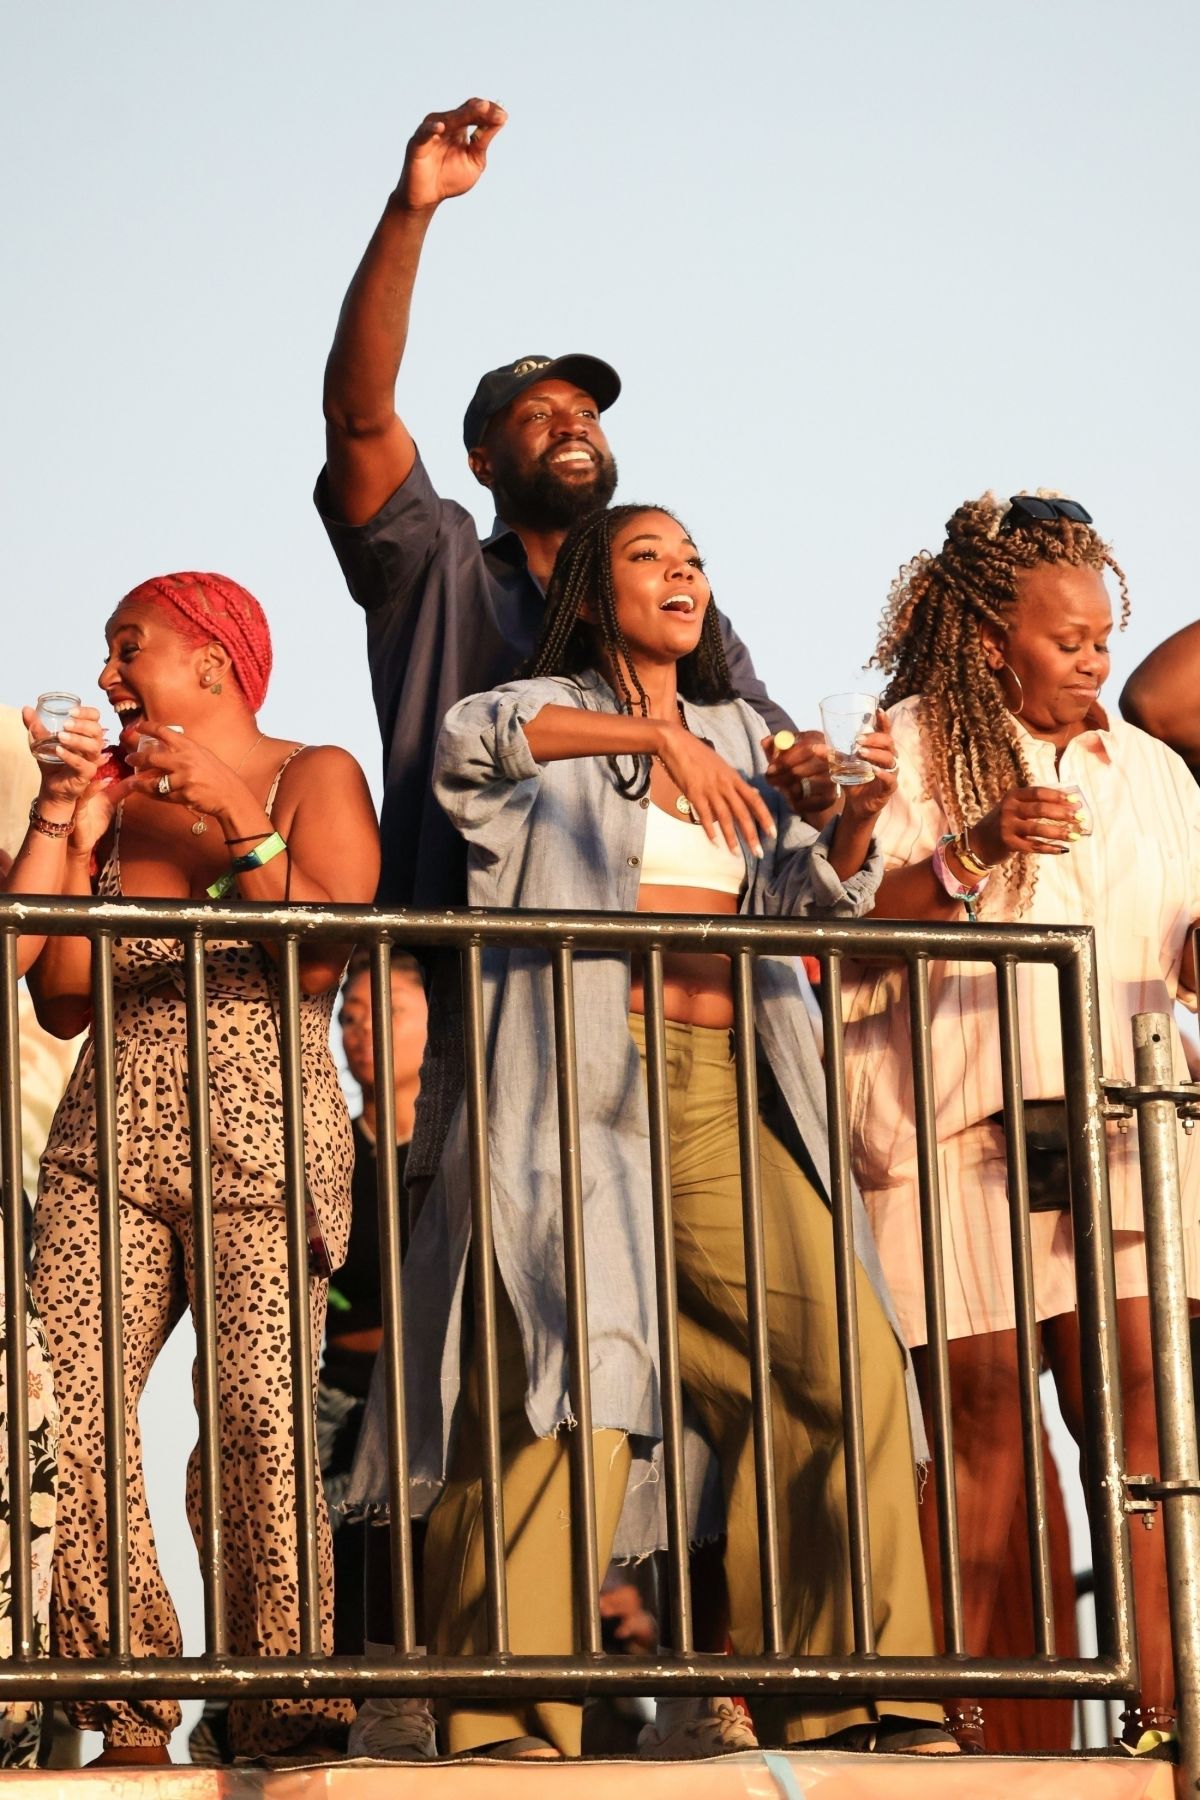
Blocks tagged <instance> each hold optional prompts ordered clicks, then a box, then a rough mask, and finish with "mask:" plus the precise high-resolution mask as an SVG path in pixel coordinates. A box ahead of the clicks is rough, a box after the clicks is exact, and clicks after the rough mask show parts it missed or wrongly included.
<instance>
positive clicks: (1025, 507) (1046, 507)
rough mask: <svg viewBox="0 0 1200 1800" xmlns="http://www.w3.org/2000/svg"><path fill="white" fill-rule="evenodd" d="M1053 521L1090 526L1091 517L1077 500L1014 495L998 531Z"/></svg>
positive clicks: (1014, 529)
mask: <svg viewBox="0 0 1200 1800" xmlns="http://www.w3.org/2000/svg"><path fill="white" fill-rule="evenodd" d="M1054 519H1070V521H1071V523H1072V524H1073V525H1090V524H1091V522H1092V515H1091V513H1090V512H1089V511H1088V509H1087V507H1086V506H1081V505H1080V504H1079V502H1078V500H1043V499H1041V498H1040V497H1039V496H1036V495H1033V494H1014V495H1013V496H1012V498H1011V499H1010V501H1009V503H1008V511H1007V512H1006V513H1005V515H1004V517H1003V518H1002V519H1001V521H1000V529H1001V531H1018V530H1020V528H1021V526H1022V525H1044V524H1045V523H1046V522H1047V521H1048V520H1054Z"/></svg>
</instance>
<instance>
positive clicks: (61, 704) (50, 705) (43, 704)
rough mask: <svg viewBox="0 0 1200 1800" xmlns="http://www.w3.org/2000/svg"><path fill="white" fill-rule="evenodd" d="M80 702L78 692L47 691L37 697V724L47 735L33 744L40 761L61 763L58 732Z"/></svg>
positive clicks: (34, 752)
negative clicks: (47, 692) (42, 727)
mask: <svg viewBox="0 0 1200 1800" xmlns="http://www.w3.org/2000/svg"><path fill="white" fill-rule="evenodd" d="M79 704H80V699H79V695H78V694H63V693H49V694H39V695H38V697H37V706H36V707H35V709H34V710H35V711H36V713H37V719H38V724H39V725H42V726H44V727H45V729H46V730H47V731H48V732H49V733H50V736H49V737H44V738H39V739H38V742H37V743H36V744H35V746H34V751H33V754H34V756H35V757H36V758H37V760H38V761H39V762H40V763H48V764H54V765H61V763H62V757H61V756H60V755H59V754H58V734H59V732H60V731H61V730H62V728H63V726H64V725H65V724H66V722H67V720H68V718H69V717H70V715H71V714H72V712H73V711H74V710H75V708H76V707H77V706H78V705H79Z"/></svg>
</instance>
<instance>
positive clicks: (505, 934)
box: [0, 895, 1092, 965]
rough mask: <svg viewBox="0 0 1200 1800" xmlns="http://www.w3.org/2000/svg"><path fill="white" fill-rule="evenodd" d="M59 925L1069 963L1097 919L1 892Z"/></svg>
mask: <svg viewBox="0 0 1200 1800" xmlns="http://www.w3.org/2000/svg"><path fill="white" fill-rule="evenodd" d="M6 929H7V930H16V931H18V932H24V933H30V932H36V933H38V934H41V933H46V934H48V935H50V936H53V937H69V936H77V935H83V934H87V935H91V934H94V933H97V932H101V931H107V932H113V933H115V934H116V935H117V936H121V937H131V936H134V935H135V934H136V935H140V936H144V937H169V936H172V935H174V934H175V933H179V934H180V935H181V936H191V935H192V934H193V933H197V934H199V935H200V936H201V937H204V938H215V939H222V938H224V939H230V938H232V939H253V940H257V939H276V938H288V937H294V938H299V939H320V938H333V939H335V940H342V941H345V942H350V941H354V942H363V941H368V942H377V941H378V940H379V939H381V938H390V939H394V940H395V942H396V943H397V944H400V945H403V946H405V947H406V948H407V947H410V946H418V947H419V946H424V945H437V946H440V947H442V948H445V947H447V946H459V945H463V944H470V943H481V944H489V945H500V944H506V945H511V946H520V945H529V946H535V945H542V944H553V943H562V942H564V941H569V942H570V943H572V944H573V945H574V946H575V947H576V948H577V949H580V950H644V949H649V948H650V947H651V946H652V945H656V946H658V947H659V948H660V949H664V950H684V949H688V950H693V951H694V950H710V951H713V952H715V953H719V954H723V955H730V954H732V953H733V952H734V951H737V950H757V951H762V952H766V953H768V954H774V955H785V956H786V955H797V956H798V955H811V956H818V955H820V954H821V952H822V951H841V952H843V953H844V954H846V955H849V956H854V957H856V958H859V959H860V960H863V961H876V960H884V959H886V960H895V959H897V958H900V959H903V960H906V961H909V960H912V959H914V958H916V957H918V956H930V957H939V958H945V959H950V960H953V961H956V962H995V961H996V960H997V959H998V958H1000V957H1005V956H1011V957H1013V958H1015V959H1016V960H1018V961H1021V962H1042V963H1051V964H1057V965H1062V964H1067V963H1072V962H1074V961H1075V960H1076V959H1077V958H1078V957H1079V956H1080V955H1081V954H1085V955H1086V954H1090V948H1091V939H1092V928H1091V926H1090V925H938V924H931V923H930V922H928V921H927V920H924V919H904V920H896V919H812V918H805V919H763V918H751V917H745V916H743V915H741V914H736V915H726V914H718V915H716V916H710V915H702V914H690V913H683V914H675V913H619V914H616V913H603V912H553V911H545V912H534V911H521V912H508V911H502V910H499V909H497V910H495V911H492V910H489V909H487V908H484V907H464V908H461V909H454V908H446V909H444V910H438V911H420V910H417V909H411V910H403V909H401V910H389V909H387V908H384V907H374V906H311V905H301V904H299V903H294V904H291V905H288V906H277V905H270V904H259V903H256V902H252V901H239V902H237V903H235V904H225V905H212V904H209V903H202V902H200V901H194V900H143V899H129V898H123V899H116V900H114V899H103V900H101V899H89V898H87V897H86V896H82V895H71V896H63V897H58V898H46V899H34V898H29V897H21V898H20V899H8V900H0V931H3V930H6Z"/></svg>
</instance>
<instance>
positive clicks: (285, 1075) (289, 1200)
mask: <svg viewBox="0 0 1200 1800" xmlns="http://www.w3.org/2000/svg"><path fill="white" fill-rule="evenodd" d="M279 949H280V954H279V1052H280V1064H281V1067H280V1078H281V1081H282V1087H283V1168H284V1188H283V1203H284V1209H285V1212H286V1215H287V1253H288V1274H289V1280H288V1335H289V1339H290V1347H291V1368H292V1446H293V1453H294V1455H295V1459H296V1470H295V1473H296V1560H297V1565H298V1571H299V1593H298V1598H299V1609H300V1618H299V1627H300V1651H301V1654H302V1655H304V1656H319V1655H320V1654H321V1596H320V1583H319V1580H318V1575H317V1508H316V1484H317V1458H316V1442H315V1436H314V1428H313V1345H312V1321H311V1317H310V1314H309V1267H308V1228H307V1220H306V1218H305V1195H306V1186H307V1183H306V1176H305V1167H304V1071H303V1068H302V1065H301V1061H300V945H299V942H298V941H297V939H296V938H294V937H287V938H284V940H283V942H282V944H281V945H280V947H279Z"/></svg>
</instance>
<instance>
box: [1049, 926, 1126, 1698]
mask: <svg viewBox="0 0 1200 1800" xmlns="http://www.w3.org/2000/svg"><path fill="white" fill-rule="evenodd" d="M1058 993H1059V1010H1060V1014H1061V1018H1062V1051H1063V1087H1064V1092H1065V1097H1066V1105H1067V1147H1068V1152H1069V1157H1070V1169H1071V1222H1072V1226H1073V1236H1074V1240H1075V1288H1076V1304H1077V1306H1078V1310H1079V1342H1080V1361H1081V1364H1082V1369H1081V1375H1082V1387H1083V1406H1084V1420H1083V1424H1084V1434H1085V1442H1086V1444H1087V1455H1086V1456H1085V1457H1084V1458H1083V1459H1082V1461H1083V1478H1084V1484H1085V1489H1086V1497H1087V1505H1088V1520H1089V1524H1090V1526H1091V1537H1092V1566H1093V1570H1094V1573H1095V1583H1096V1641H1097V1645H1098V1647H1099V1651H1100V1654H1101V1655H1102V1656H1106V1657H1111V1658H1113V1659H1114V1661H1116V1662H1117V1663H1118V1664H1119V1665H1121V1666H1122V1667H1123V1668H1126V1669H1128V1670H1129V1672H1130V1679H1131V1685H1132V1683H1133V1682H1134V1681H1135V1680H1136V1675H1137V1651H1136V1647H1135V1641H1136V1640H1135V1633H1134V1623H1133V1589H1132V1585H1131V1581H1130V1566H1129V1521H1128V1519H1127V1517H1126V1514H1125V1505H1124V1500H1125V1493H1124V1473H1125V1439H1124V1432H1123V1430H1122V1424H1121V1404H1120V1377H1119V1372H1118V1371H1119V1366H1120V1365H1119V1357H1118V1345H1117V1290H1116V1276H1115V1271H1114V1267H1113V1254H1112V1219H1111V1214H1110V1210H1109V1198H1108V1162H1107V1158H1106V1156H1105V1143H1104V1115H1103V1107H1102V1098H1101V1087H1100V1047H1099V1046H1100V1009H1099V1004H1098V1001H1097V981H1096V956H1095V944H1094V940H1093V939H1092V935H1091V932H1090V931H1089V932H1088V933H1087V934H1086V936H1084V935H1083V934H1081V935H1080V937H1079V938H1078V939H1077V940H1076V945H1075V953H1074V954H1073V955H1072V956H1071V957H1070V959H1069V960H1068V961H1065V962H1062V963H1060V964H1059V969H1058Z"/></svg>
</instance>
